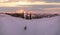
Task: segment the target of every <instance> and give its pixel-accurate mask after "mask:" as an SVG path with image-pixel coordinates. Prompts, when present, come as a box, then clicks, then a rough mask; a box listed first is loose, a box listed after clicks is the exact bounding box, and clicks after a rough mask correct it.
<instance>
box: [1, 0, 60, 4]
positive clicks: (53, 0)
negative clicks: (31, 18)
mask: <svg viewBox="0 0 60 35" xmlns="http://www.w3.org/2000/svg"><path fill="white" fill-rule="evenodd" d="M6 1H7V0H0V2H6ZM18 1H23V2H32V3H33V2H41V1H44V2H48V3H54V2H55V3H60V0H8V1H7V2H18Z"/></svg>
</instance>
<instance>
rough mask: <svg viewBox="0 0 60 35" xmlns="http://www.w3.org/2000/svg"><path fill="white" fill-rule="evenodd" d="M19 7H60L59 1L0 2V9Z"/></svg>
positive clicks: (27, 0)
mask: <svg viewBox="0 0 60 35" xmlns="http://www.w3.org/2000/svg"><path fill="white" fill-rule="evenodd" d="M19 5H57V6H59V5H60V0H0V7H18V6H19Z"/></svg>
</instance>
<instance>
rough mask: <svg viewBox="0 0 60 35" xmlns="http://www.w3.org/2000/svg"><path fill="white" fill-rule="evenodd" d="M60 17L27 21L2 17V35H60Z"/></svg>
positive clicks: (0, 34) (0, 19) (0, 32)
mask: <svg viewBox="0 0 60 35" xmlns="http://www.w3.org/2000/svg"><path fill="white" fill-rule="evenodd" d="M59 33H60V16H55V17H51V18H42V19H32V20H26V19H22V18H16V17H12V16H9V15H5V14H2V15H0V35H60V34H59Z"/></svg>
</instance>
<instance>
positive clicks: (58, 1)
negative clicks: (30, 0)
mask: <svg viewBox="0 0 60 35" xmlns="http://www.w3.org/2000/svg"><path fill="white" fill-rule="evenodd" d="M44 1H46V2H49V3H51V2H52V3H54V2H55V3H60V0H44Z"/></svg>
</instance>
